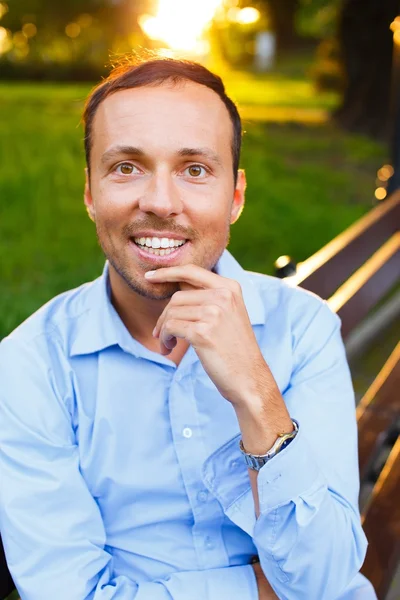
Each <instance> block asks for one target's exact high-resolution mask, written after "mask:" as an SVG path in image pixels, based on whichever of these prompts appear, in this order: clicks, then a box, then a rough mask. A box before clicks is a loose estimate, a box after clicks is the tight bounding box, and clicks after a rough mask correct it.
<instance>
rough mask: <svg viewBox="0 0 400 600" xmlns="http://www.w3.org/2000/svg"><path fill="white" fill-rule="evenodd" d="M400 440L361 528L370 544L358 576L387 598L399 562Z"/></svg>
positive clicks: (381, 477) (381, 475)
mask: <svg viewBox="0 0 400 600" xmlns="http://www.w3.org/2000/svg"><path fill="white" fill-rule="evenodd" d="M399 498H400V437H399V438H398V440H397V442H396V443H395V445H394V446H393V448H392V451H391V453H390V455H389V458H388V459H387V461H386V464H385V467H384V468H383V470H382V473H381V474H380V476H379V479H378V481H377V482H376V484H375V486H374V489H373V492H372V497H371V500H370V502H369V503H368V504H367V506H366V508H365V510H364V512H363V515H362V524H363V528H364V531H365V534H366V536H367V538H368V541H369V546H368V551H367V556H366V559H365V562H364V565H363V567H362V569H361V572H362V573H363V574H364V575H365V576H366V577H367V578H368V579H369V580H370V581H371V583H372V585H373V586H374V588H375V590H376V593H377V595H378V598H380V599H382V598H384V597H385V596H386V594H387V592H388V590H389V588H390V584H391V581H392V579H393V577H394V575H395V572H396V569H397V566H398V564H399V560H400V501H399Z"/></svg>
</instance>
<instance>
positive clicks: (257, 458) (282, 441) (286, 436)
mask: <svg viewBox="0 0 400 600" xmlns="http://www.w3.org/2000/svg"><path fill="white" fill-rule="evenodd" d="M292 423H293V427H294V430H293V431H291V432H290V433H280V434H279V436H278V439H277V440H276V442H275V443H274V445H273V446H272V448H271V449H270V450H268V452H267V453H266V454H249V453H248V452H246V450H245V448H244V446H243V442H242V440H240V442H239V448H240V451H241V453H242V454H243V456H244V460H245V462H246V465H247V466H248V467H249V469H253V470H254V471H259V470H260V469H261V467H263V466H264V465H265V463H267V462H268V461H269V460H271V458H274V456H276V455H277V454H278V453H279V452H280V451H281V450H283V449H284V448H286V446H288V445H289V444H290V442H291V441H292V440H294V438H295V437H296V435H297V434H298V431H299V424H298V422H297V421H296V420H295V419H292Z"/></svg>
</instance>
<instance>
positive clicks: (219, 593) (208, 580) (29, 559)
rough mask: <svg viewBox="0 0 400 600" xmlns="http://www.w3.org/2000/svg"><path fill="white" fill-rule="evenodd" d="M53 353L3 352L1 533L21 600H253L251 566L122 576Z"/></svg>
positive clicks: (9, 347)
mask: <svg viewBox="0 0 400 600" xmlns="http://www.w3.org/2000/svg"><path fill="white" fill-rule="evenodd" d="M53 351H54V352H56V349H55V346H54V347H53V348H52V350H51V351H49V348H48V346H47V345H46V344H43V345H42V346H40V347H38V346H37V345H35V344H34V343H29V344H25V343H20V342H15V341H14V340H10V339H6V340H4V341H3V342H2V343H1V344H0V382H1V387H0V530H1V535H2V539H3V543H4V549H5V553H6V558H7V562H8V565H9V569H10V572H11V574H12V577H13V579H14V581H15V584H16V586H17V588H18V590H19V593H20V595H21V597H22V598H23V599H24V600H54V599H55V598H57V600H117V599H118V600H187V599H188V598H193V599H196V600H204V598H209V599H210V600H221V598H230V599H234V600H236V599H237V600H243V599H244V598H246V599H249V600H256V599H257V597H258V592H257V584H256V579H255V575H254V571H253V568H252V566H251V565H241V566H233V567H226V568H216V569H209V570H204V571H196V570H193V571H182V572H175V573H172V574H171V575H170V576H169V577H167V578H165V579H160V580H156V581H144V582H135V581H132V580H131V579H129V578H128V577H126V576H124V575H118V576H115V574H114V571H113V559H112V556H111V554H110V553H108V552H107V551H106V549H105V547H106V532H105V528H104V523H103V520H102V516H101V513H100V510H99V507H98V505H97V503H96V501H95V499H94V498H93V497H92V495H91V494H90V491H89V489H88V487H87V484H86V482H85V480H84V478H83V476H82V474H81V471H80V464H79V451H78V446H77V444H76V440H75V433H74V430H73V427H72V422H71V414H70V411H69V410H68V394H69V391H68V382H67V381H66V380H63V378H62V377H61V376H60V372H57V369H55V368H52V367H51V365H52V360H54V356H53V357H51V356H50V355H51V354H52V352H53ZM59 360H61V358H60V359H59ZM58 365H59V371H61V372H62V373H63V374H65V373H68V366H67V365H62V368H61V367H60V362H59V363H58Z"/></svg>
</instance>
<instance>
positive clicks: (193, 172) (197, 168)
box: [185, 165, 207, 179]
mask: <svg viewBox="0 0 400 600" xmlns="http://www.w3.org/2000/svg"><path fill="white" fill-rule="evenodd" d="M185 171H186V172H187V173H189V175H190V177H195V178H197V179H199V178H200V176H201V175H203V176H204V175H207V170H206V168H205V167H202V166H201V165H190V167H187V169H185Z"/></svg>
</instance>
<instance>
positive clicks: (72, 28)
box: [65, 23, 81, 38]
mask: <svg viewBox="0 0 400 600" xmlns="http://www.w3.org/2000/svg"><path fill="white" fill-rule="evenodd" d="M80 32H81V28H80V26H79V25H78V23H68V25H67V26H66V28H65V33H66V34H67V36H68V37H70V38H76V37H78V35H79V34H80Z"/></svg>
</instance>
